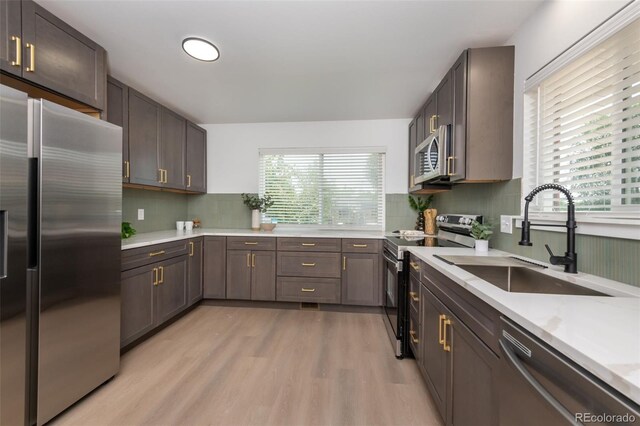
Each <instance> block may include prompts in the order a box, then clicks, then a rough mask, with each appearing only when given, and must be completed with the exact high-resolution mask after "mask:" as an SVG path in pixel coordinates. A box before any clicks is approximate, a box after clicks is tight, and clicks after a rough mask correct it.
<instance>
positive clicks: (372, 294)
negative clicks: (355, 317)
mask: <svg viewBox="0 0 640 426" xmlns="http://www.w3.org/2000/svg"><path fill="white" fill-rule="evenodd" d="M380 285H381V281H380V255H379V254H372V253H343V255H342V304H344V305H366V306H377V305H379V304H380V301H379V296H380Z"/></svg>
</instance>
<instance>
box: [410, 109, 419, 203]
mask: <svg viewBox="0 0 640 426" xmlns="http://www.w3.org/2000/svg"><path fill="white" fill-rule="evenodd" d="M417 121H418V119H417V118H414V119H413V121H412V122H411V123H410V124H409V191H411V188H413V186H415V185H414V184H413V179H414V178H415V175H416V156H415V155H413V152H414V151H415V149H416V146H418V143H417V140H418V135H417V131H416V130H417V126H416V122H417Z"/></svg>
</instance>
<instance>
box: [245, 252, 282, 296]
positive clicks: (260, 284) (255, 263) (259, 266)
mask: <svg viewBox="0 0 640 426" xmlns="http://www.w3.org/2000/svg"><path fill="white" fill-rule="evenodd" d="M251 269H252V271H251V300H276V252H275V251H254V252H252V253H251Z"/></svg>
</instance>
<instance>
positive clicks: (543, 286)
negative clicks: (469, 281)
mask: <svg viewBox="0 0 640 426" xmlns="http://www.w3.org/2000/svg"><path fill="white" fill-rule="evenodd" d="M456 266H457V267H458V268H462V269H464V270H465V271H467V272H469V273H471V274H473V275H475V276H477V277H478V278H482V279H483V280H485V281H487V282H488V283H490V284H493V285H495V286H496V287H498V288H501V289H502V290H504V291H509V292H512V293H543V294H570V295H576V296H609V295H608V294H604V293H601V292H599V291H595V290H591V289H589V288H585V287H582V286H579V285H576V284H573V283H570V282H568V281H565V280H561V279H559V278H555V277H552V276H549V275H546V274H542V273H540V272H538V271H536V270H534V269H531V268H527V267H511V266H495V265H456Z"/></svg>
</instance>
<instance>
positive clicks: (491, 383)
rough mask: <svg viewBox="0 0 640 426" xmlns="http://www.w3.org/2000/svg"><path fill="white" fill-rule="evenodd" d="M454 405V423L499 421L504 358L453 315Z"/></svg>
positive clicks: (470, 424) (470, 425)
mask: <svg viewBox="0 0 640 426" xmlns="http://www.w3.org/2000/svg"><path fill="white" fill-rule="evenodd" d="M450 318H451V325H450V326H449V327H448V330H449V331H451V333H450V337H449V336H447V337H448V343H449V345H450V346H451V352H449V354H450V357H451V381H450V383H451V394H452V398H451V404H450V405H449V416H448V418H449V421H448V422H447V423H448V424H450V425H456V426H465V425H468V426H474V425H495V424H498V396H497V391H498V387H497V386H496V382H497V379H498V377H499V376H498V375H499V368H500V367H499V366H500V364H499V363H500V359H499V358H498V357H497V356H496V355H495V354H494V353H493V352H492V351H491V350H490V349H489V348H488V347H487V346H486V345H485V344H484V343H482V341H480V339H478V338H477V337H476V336H475V335H474V334H473V333H472V332H471V331H470V330H469V329H468V328H467V327H466V326H465V325H464V324H463V323H462V322H461V321H460V320H458V319H457V318H456V317H454V316H453V315H451V316H450Z"/></svg>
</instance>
